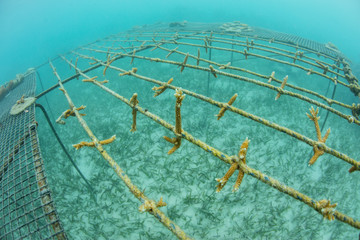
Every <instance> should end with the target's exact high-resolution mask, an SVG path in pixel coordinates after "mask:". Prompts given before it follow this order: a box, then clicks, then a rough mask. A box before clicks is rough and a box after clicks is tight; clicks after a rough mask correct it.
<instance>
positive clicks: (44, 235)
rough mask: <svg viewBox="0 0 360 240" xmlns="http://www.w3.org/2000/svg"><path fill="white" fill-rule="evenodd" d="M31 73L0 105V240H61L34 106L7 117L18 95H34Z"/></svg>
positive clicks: (33, 75) (33, 77) (60, 228)
mask: <svg viewBox="0 0 360 240" xmlns="http://www.w3.org/2000/svg"><path fill="white" fill-rule="evenodd" d="M35 83H36V78H35V73H34V72H30V73H29V74H27V75H26V76H25V78H24V80H23V82H22V83H21V84H20V85H19V86H17V87H16V88H15V89H13V90H12V91H11V92H10V93H9V94H8V96H7V97H6V98H5V99H3V100H2V101H1V102H0V112H1V113H2V116H1V118H0V123H1V125H0V127H1V128H0V130H1V131H0V139H1V142H0V157H1V161H0V193H1V200H0V239H23V238H26V239H52V238H54V239H65V238H66V236H65V234H64V233H63V230H62V227H61V225H60V222H59V220H58V217H57V213H56V210H55V208H54V205H53V202H52V200H51V197H50V191H49V188H48V186H47V182H46V175H45V173H44V170H43V167H42V159H41V155H40V148H39V143H38V136H37V131H36V123H35V105H34V104H33V105H31V106H30V107H28V108H27V110H25V111H24V112H22V113H20V114H18V115H16V116H11V115H10V114H9V111H10V108H11V106H13V104H15V103H16V101H17V100H18V99H20V98H21V96H22V95H25V96H26V97H29V96H34V94H35Z"/></svg>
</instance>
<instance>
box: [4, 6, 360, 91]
mask: <svg viewBox="0 0 360 240" xmlns="http://www.w3.org/2000/svg"><path fill="white" fill-rule="evenodd" d="M182 20H187V21H189V22H231V21H235V20H238V21H242V22H245V23H247V24H249V25H251V26H260V27H265V28H269V29H273V30H277V31H282V32H287V33H292V34H295V35H299V36H302V37H305V38H309V39H312V40H315V41H318V42H321V43H326V42H329V41H330V42H333V43H334V44H335V45H336V46H338V48H339V49H340V50H341V51H342V52H344V53H345V55H347V56H348V57H349V58H350V59H351V60H352V61H353V62H354V64H355V63H356V64H359V63H360V49H359V46H358V43H359V41H360V30H359V28H358V24H359V23H360V1H358V0H344V1H341V2H339V1H336V0H301V1H300V0H294V1H287V0H274V1H269V0H260V1H244V0H239V1H229V0H225V1H221V2H219V1H190V0H185V1H165V0H163V1H159V0H157V1H141V0H135V1H115V0H111V1H109V0H106V1H94V0H91V1H85V0H79V1H71V0H65V1H46V0H35V1H26V0H17V1H11V0H1V1H0V36H1V37H0V59H1V60H0V61H1V64H0V72H1V77H0V84H3V83H4V82H7V81H9V80H11V79H13V78H14V76H15V74H17V73H19V72H25V71H26V69H28V68H29V67H35V66H38V65H40V64H42V63H43V62H45V61H47V59H48V58H52V57H54V56H56V55H57V54H62V53H64V52H66V51H69V50H71V49H73V48H75V47H77V46H80V45H83V44H86V43H89V42H91V41H94V40H96V39H98V38H101V37H105V36H107V35H110V34H114V33H117V32H120V31H124V30H127V29H129V28H131V27H132V26H134V25H142V24H151V23H155V22H157V21H165V22H171V21H182ZM358 68H359V67H358Z"/></svg>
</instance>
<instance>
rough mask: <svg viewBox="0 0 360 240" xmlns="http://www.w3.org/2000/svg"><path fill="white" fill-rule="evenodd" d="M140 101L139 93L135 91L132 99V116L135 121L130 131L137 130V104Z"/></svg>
mask: <svg viewBox="0 0 360 240" xmlns="http://www.w3.org/2000/svg"><path fill="white" fill-rule="evenodd" d="M138 103H139V100H137V93H134V94H133V95H132V97H131V99H130V104H131V105H132V108H133V110H132V116H133V122H132V125H131V129H130V132H135V131H136V113H137V111H136V109H135V106H136V105H137V104H138Z"/></svg>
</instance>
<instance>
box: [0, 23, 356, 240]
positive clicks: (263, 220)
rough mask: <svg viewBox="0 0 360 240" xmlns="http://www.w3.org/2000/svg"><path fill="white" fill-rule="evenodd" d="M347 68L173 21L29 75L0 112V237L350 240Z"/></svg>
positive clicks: (280, 38) (239, 29)
mask: <svg viewBox="0 0 360 240" xmlns="http://www.w3.org/2000/svg"><path fill="white" fill-rule="evenodd" d="M349 62H350V61H349V60H348V59H347V58H346V56H344V55H343V54H342V53H341V52H340V51H339V50H338V49H337V48H336V47H335V46H334V45H333V44H321V43H317V42H314V41H311V40H307V39H304V38H301V37H298V36H293V35H290V34H285V33H279V32H275V31H271V30H267V29H263V28H257V27H251V26H248V25H247V24H244V23H241V22H232V23H223V24H205V23H190V22H186V21H185V22H179V23H157V24H154V25H145V26H137V27H134V28H133V29H131V30H129V31H127V32H121V33H119V34H116V35H112V36H109V37H106V38H104V39H100V40H97V41H95V42H93V43H91V44H88V45H86V46H82V47H79V48H77V49H74V50H72V51H71V52H70V53H67V54H64V55H61V56H59V57H56V58H54V59H52V60H50V61H49V62H48V63H46V64H45V65H42V66H40V67H38V68H36V69H32V70H30V71H28V72H27V73H25V74H24V75H23V76H22V78H21V81H18V82H17V86H14V87H12V88H11V89H10V88H9V87H6V89H8V88H9V91H10V92H11V91H12V94H10V95H9V96H7V97H5V90H3V91H4V93H3V94H2V95H4V96H2V98H3V99H2V100H1V101H0V109H1V110H2V111H3V112H4V113H5V114H4V115H3V116H2V117H1V125H0V128H1V133H0V136H1V139H4V141H3V140H2V142H1V143H0V150H1V155H0V156H1V162H0V167H1V169H0V181H1V184H0V187H1V191H2V200H1V206H0V208H1V211H0V216H1V220H0V221H1V224H0V225H1V226H2V227H0V238H4V239H19V238H28V237H30V238H31V237H33V238H54V239H67V238H68V236H71V238H74V236H79V237H80V238H81V237H83V238H85V239H86V238H94V237H96V238H98V239H107V238H111V237H113V236H118V237H119V238H121V237H124V238H125V237H129V238H136V239H142V238H144V239H152V238H153V239H158V238H159V237H168V236H169V235H170V234H174V235H175V236H176V237H177V238H179V239H192V238H198V239H216V238H224V239H238V238H246V237H248V238H251V239H254V238H257V239H262V238H264V239H267V238H277V239H281V238H297V237H299V236H302V237H304V238H313V239H316V238H317V237H319V236H325V237H328V238H331V237H334V238H336V236H339V235H340V234H341V235H342V236H347V237H348V238H350V237H351V236H355V235H356V232H357V231H358V229H360V222H359V221H358V220H356V218H357V217H358V216H359V214H360V212H359V210H358V209H359V206H358V202H359V200H360V199H359V196H358V194H356V191H357V190H356V189H357V187H358V186H359V177H358V171H359V170H360V158H359V156H360V155H359V154H360V152H359V149H360V148H359V143H358V134H359V131H360V130H359V128H360V126H359V125H360V119H359V113H360V104H359V97H360V87H359V84H358V80H357V78H356V77H355V76H354V74H353V73H352V70H351V68H350V63H349ZM45 79H46V81H45ZM36 83H40V84H41V89H39V88H38V91H37V92H35V85H36ZM3 88H4V89H5V87H3ZM9 91H8V90H7V92H6V94H7V93H8V92H9ZM27 97H35V98H36V102H35V103H31V105H30V106H28V107H27V108H25V109H24V110H23V111H22V112H20V113H17V114H14V115H10V113H9V111H10V108H11V107H13V105H15V106H18V105H21V104H24V99H25V98H27ZM40 103H41V104H43V105H45V108H46V109H45V108H44V107H43V106H42V105H41V104H40ZM35 106H36V107H38V108H39V109H41V110H43V111H44V114H45V115H43V113H41V112H36V113H35ZM20 107H21V106H20ZM47 112H48V113H49V114H47ZM35 114H36V115H35ZM35 116H36V118H35ZM44 116H45V117H44ZM309 119H310V121H309ZM47 121H48V122H49V123H50V127H48V123H47ZM51 123H57V124H56V126H52V124H51ZM314 125H315V130H314ZM324 128H326V129H327V130H325V131H323V129H324ZM330 128H331V134H330ZM50 130H51V131H50ZM84 133H86V134H84ZM53 134H55V135H53ZM54 136H55V138H54ZM39 144H41V151H40V146H39ZM68 160H70V161H68ZM101 160H105V161H101ZM219 160H220V161H219ZM111 169H112V171H110V170H111ZM45 172H46V174H45ZM234 173H235V174H234ZM232 175H235V176H236V177H232ZM227 183H229V184H227ZM229 185H230V186H231V185H233V188H232V191H231V189H230V188H231V187H229ZM51 190H52V191H51ZM131 194H132V195H133V196H134V197H135V198H132V197H131ZM133 199H137V200H138V202H136V201H134V200H133ZM155 199H157V200H155ZM301 203H304V204H301ZM69 206H70V207H69ZM311 209H313V210H315V211H310V210H311ZM140 213H143V214H140ZM314 213H315V214H314ZM317 213H318V214H320V215H322V216H320V217H319V216H318V215H316V214H317ZM147 216H153V218H151V219H150V218H149V217H147ZM60 220H61V221H60ZM320 220H321V222H319V221H320ZM157 222H160V223H162V225H163V226H164V228H162V226H161V224H158V223H157ZM164 229H165V231H164ZM166 229H168V230H170V231H166Z"/></svg>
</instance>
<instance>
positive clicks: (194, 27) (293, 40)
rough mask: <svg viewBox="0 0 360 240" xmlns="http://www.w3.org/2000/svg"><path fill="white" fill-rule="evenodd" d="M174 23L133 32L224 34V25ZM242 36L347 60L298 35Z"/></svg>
mask: <svg viewBox="0 0 360 240" xmlns="http://www.w3.org/2000/svg"><path fill="white" fill-rule="evenodd" d="M171 24H172V23H170V25H169V23H164V22H158V23H155V24H152V25H143V26H136V27H134V28H133V29H132V31H139V32H142V31H169V30H170V31H174V32H175V31H215V32H222V31H224V30H223V29H222V28H221V26H222V25H223V23H194V22H191V23H187V22H179V25H176V24H173V25H171ZM241 34H242V35H247V36H249V37H253V38H264V39H268V40H270V39H273V40H276V41H278V42H283V43H289V44H294V45H296V44H297V45H298V46H299V47H303V48H306V49H309V50H312V51H315V52H318V53H322V54H326V55H329V56H332V57H335V58H345V59H346V60H348V58H346V56H345V55H344V54H342V53H341V52H336V51H333V50H331V49H329V48H327V47H326V45H325V44H323V43H318V42H315V41H312V40H309V39H306V38H302V37H299V36H296V35H292V34H288V33H282V32H277V31H273V30H269V29H265V28H261V27H253V26H251V28H249V30H248V31H243V32H241Z"/></svg>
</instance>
